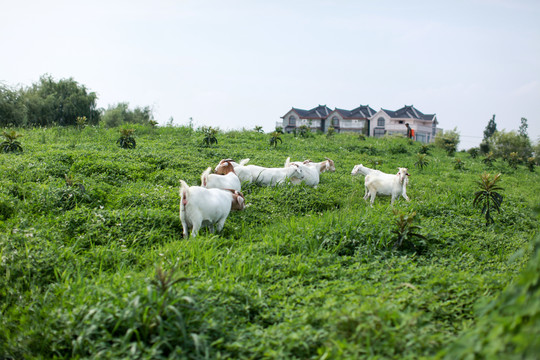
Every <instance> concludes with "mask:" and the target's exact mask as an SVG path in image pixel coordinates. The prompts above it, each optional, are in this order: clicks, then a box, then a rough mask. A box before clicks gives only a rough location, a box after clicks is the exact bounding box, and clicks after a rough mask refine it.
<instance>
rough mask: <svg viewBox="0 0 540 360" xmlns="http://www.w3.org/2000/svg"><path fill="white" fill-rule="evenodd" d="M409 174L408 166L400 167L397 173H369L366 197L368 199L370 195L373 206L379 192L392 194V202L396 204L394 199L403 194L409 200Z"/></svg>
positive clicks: (366, 181) (366, 183)
mask: <svg viewBox="0 0 540 360" xmlns="http://www.w3.org/2000/svg"><path fill="white" fill-rule="evenodd" d="M377 171H378V170H377ZM408 176H410V175H409V173H408V169H407V168H399V171H398V173H397V174H395V175H392V174H386V173H383V172H379V173H371V174H368V175H367V176H366V179H365V182H364V184H365V187H366V194H365V195H364V199H366V200H367V198H368V196H370V197H371V206H373V202H374V201H375V197H376V196H377V194H380V195H391V196H392V200H391V201H390V203H391V204H394V200H396V199H397V198H398V197H399V196H400V195H401V196H403V197H404V198H405V200H407V201H409V197H408V196H407V191H406V190H407V184H408V183H409V178H408Z"/></svg>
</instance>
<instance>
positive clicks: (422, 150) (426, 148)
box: [420, 144, 431, 155]
mask: <svg viewBox="0 0 540 360" xmlns="http://www.w3.org/2000/svg"><path fill="white" fill-rule="evenodd" d="M430 149H431V147H430V146H429V145H426V144H423V145H422V146H420V154H425V155H427V154H429V150H430Z"/></svg>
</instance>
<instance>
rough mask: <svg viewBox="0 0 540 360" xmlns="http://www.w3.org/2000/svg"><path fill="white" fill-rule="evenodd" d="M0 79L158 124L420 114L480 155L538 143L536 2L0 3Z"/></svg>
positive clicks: (231, 124) (234, 124) (267, 123)
mask: <svg viewBox="0 0 540 360" xmlns="http://www.w3.org/2000/svg"><path fill="white" fill-rule="evenodd" d="M0 44H1V45H2V55H1V56H0V82H2V83H3V84H4V85H8V86H14V87H17V86H30V85H31V84H32V83H36V82H38V81H39V77H40V76H42V75H44V74H48V75H51V76H52V77H53V78H55V79H56V80H60V79H64V78H73V79H74V80H75V81H77V82H78V83H79V84H82V85H84V86H86V87H87V89H88V90H90V91H94V92H96V93H97V94H98V97H99V98H98V105H99V107H103V108H107V107H108V106H109V105H114V104H117V103H119V102H128V103H129V104H130V107H131V108H134V107H135V106H142V107H144V106H150V107H152V109H153V111H154V115H155V118H156V120H157V121H159V123H160V124H165V123H167V121H168V120H169V118H170V117H171V116H172V117H173V118H174V123H175V124H177V125H179V124H187V123H188V121H189V118H190V117H192V118H193V120H194V124H195V126H200V125H210V126H214V127H219V128H221V129H223V130H228V129H241V128H243V127H244V128H247V129H252V128H254V127H255V126H256V125H260V126H263V127H264V130H265V131H271V130H273V129H274V127H275V123H276V121H281V119H280V117H281V116H283V115H284V114H285V113H286V112H287V111H289V110H290V109H291V107H297V108H301V109H311V108H313V107H316V106H317V105H319V104H326V105H328V106H329V107H330V108H332V109H334V108H335V107H339V108H342V109H353V108H355V107H357V106H359V105H360V104H363V105H365V104H369V105H370V106H371V107H372V108H374V109H375V110H380V109H381V108H385V109H389V110H397V109H398V108H400V107H402V106H403V105H411V104H412V105H414V106H415V107H416V108H417V109H419V110H420V111H422V112H424V113H426V114H432V113H435V114H437V118H438V120H439V126H440V127H442V128H443V129H453V128H454V127H457V129H458V131H459V133H460V134H461V146H460V147H462V148H469V147H471V146H476V145H478V143H479V142H480V141H481V139H482V136H483V130H484V128H485V127H486V125H487V123H488V121H489V119H490V118H491V116H492V115H493V114H496V118H495V120H496V122H497V128H498V129H499V130H501V129H506V130H508V131H509V130H517V129H518V127H519V125H520V119H521V117H525V118H527V119H528V124H529V131H528V132H529V136H530V137H531V139H533V140H537V139H539V137H540V1H538V0H463V1H462V0H455V1H437V0H432V1H403V0H396V1H390V0H389V1H384V0H380V1H375V0H357V1H352V0H351V1H344V0H343V1H339V0H338V1H323V0H306V1H296V0H287V1H281V0H280V1H256V0H238V1H234V0H230V1H219V0H209V1H205V0H198V1H191V0H177V1H173V0H169V1H167V0H152V1H142V0H135V1H134V0H131V1H128V0H123V1H116V0H106V1H103V0H93V1H88V0H86V1H78V0H65V1H62V0H48V1H41V0H18V1H9V0H0Z"/></svg>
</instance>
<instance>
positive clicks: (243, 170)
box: [214, 159, 253, 183]
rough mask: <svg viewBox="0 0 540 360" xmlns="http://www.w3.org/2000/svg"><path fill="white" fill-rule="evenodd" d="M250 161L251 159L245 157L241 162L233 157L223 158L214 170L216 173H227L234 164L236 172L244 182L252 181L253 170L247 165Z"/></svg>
mask: <svg viewBox="0 0 540 360" xmlns="http://www.w3.org/2000/svg"><path fill="white" fill-rule="evenodd" d="M248 161H249V159H243V160H240V163H237V162H234V161H233V160H232V159H223V160H221V161H220V162H219V164H218V165H217V166H216V168H215V169H214V171H215V172H216V174H220V175H225V174H226V173H228V172H229V170H228V166H229V164H230V165H232V166H233V168H234V172H235V173H236V175H237V176H238V178H239V179H240V182H241V183H244V182H247V183H251V181H252V180H253V179H252V175H251V170H250V168H248V167H246V166H245V165H246V164H247V162H248Z"/></svg>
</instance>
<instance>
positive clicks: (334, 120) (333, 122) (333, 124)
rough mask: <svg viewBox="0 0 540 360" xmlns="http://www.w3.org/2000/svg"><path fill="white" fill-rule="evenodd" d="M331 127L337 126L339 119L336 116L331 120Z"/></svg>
mask: <svg viewBox="0 0 540 360" xmlns="http://www.w3.org/2000/svg"><path fill="white" fill-rule="evenodd" d="M332 126H339V118H338V117H337V116H334V117H333V118H332Z"/></svg>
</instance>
